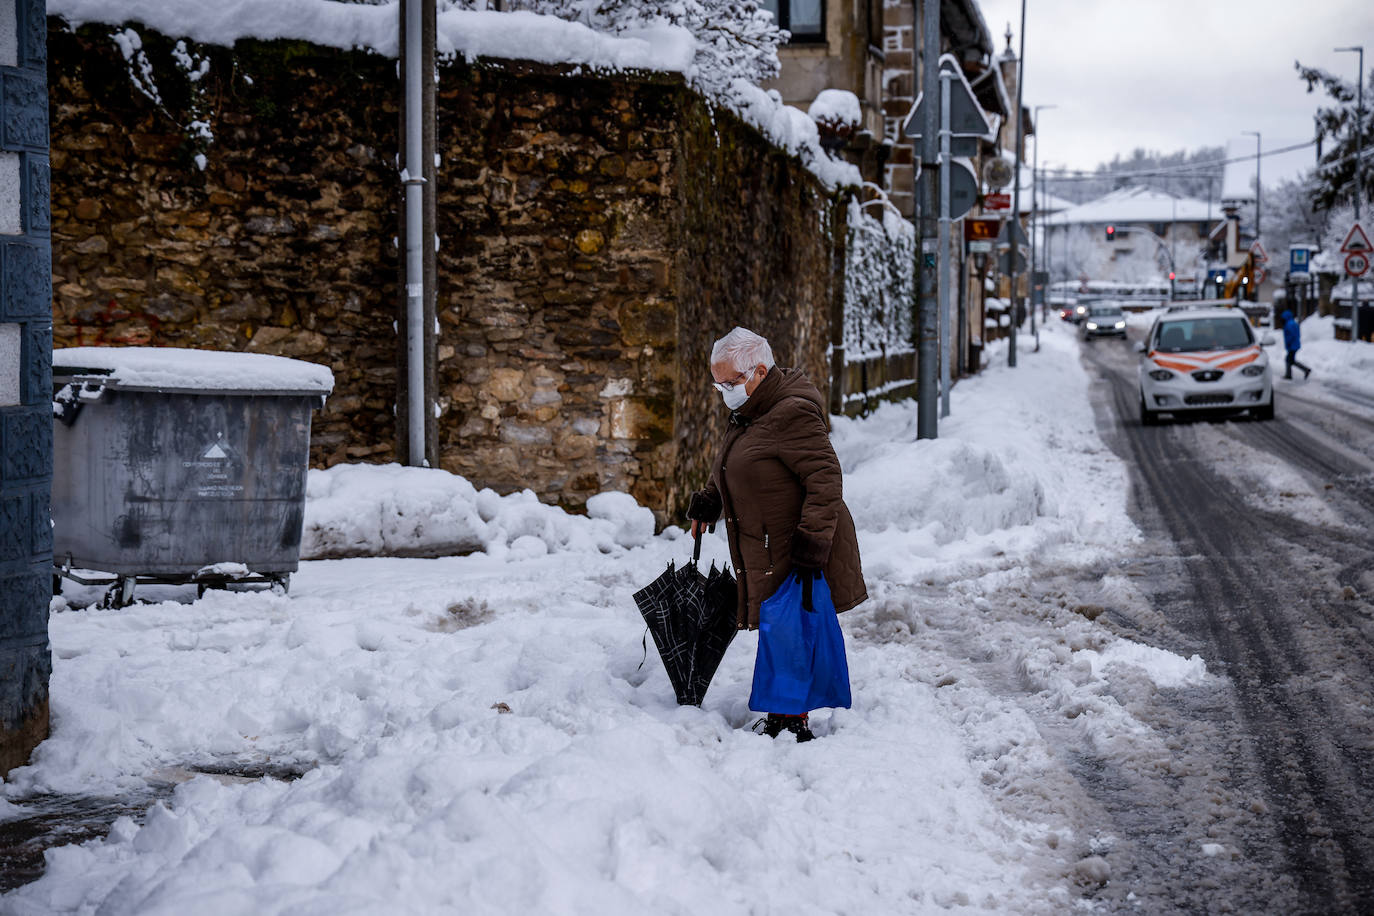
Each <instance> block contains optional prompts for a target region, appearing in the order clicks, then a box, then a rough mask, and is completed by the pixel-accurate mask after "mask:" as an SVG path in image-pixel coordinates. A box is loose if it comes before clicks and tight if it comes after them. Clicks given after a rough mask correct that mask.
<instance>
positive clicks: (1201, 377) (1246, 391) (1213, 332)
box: [1136, 308, 1274, 426]
mask: <svg viewBox="0 0 1374 916" xmlns="http://www.w3.org/2000/svg"><path fill="white" fill-rule="evenodd" d="M1271 343H1273V338H1272V337H1271V336H1270V335H1268V334H1265V335H1264V338H1263V339H1256V336H1255V332H1254V329H1253V328H1251V327H1250V322H1249V321H1247V320H1246V318H1245V313H1243V312H1241V311H1239V310H1238V309H1227V308H1201V309H1192V310H1176V311H1175V310H1171V311H1168V312H1165V313H1164V314H1162V315H1160V316H1159V317H1158V318H1156V319H1155V323H1154V324H1153V325H1152V326H1151V327H1150V333H1149V335H1147V336H1146V338H1145V341H1144V342H1143V343H1140V344H1137V345H1136V350H1137V351H1139V352H1140V353H1142V354H1143V356H1142V357H1141V360H1140V422H1141V423H1142V424H1145V425H1147V426H1148V425H1152V424H1154V423H1157V422H1159V415H1160V414H1161V413H1170V414H1173V415H1174V416H1176V417H1177V416H1181V415H1183V414H1186V413H1189V412H1194V411H1241V410H1248V411H1249V412H1250V414H1251V416H1253V417H1255V418H1256V419H1260V420H1272V419H1273V418H1274V376H1273V371H1272V369H1271V368H1270V366H1269V355H1268V354H1267V353H1265V352H1264V347H1265V346H1267V345H1268V344H1271Z"/></svg>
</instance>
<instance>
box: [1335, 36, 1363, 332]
mask: <svg viewBox="0 0 1374 916" xmlns="http://www.w3.org/2000/svg"><path fill="white" fill-rule="evenodd" d="M1336 50H1337V51H1354V52H1356V53H1358V54H1359V55H1360V64H1359V66H1360V72H1359V73H1357V74H1356V75H1355V222H1356V223H1358V222H1359V221H1360V199H1361V198H1362V197H1364V183H1363V181H1362V180H1361V178H1360V166H1362V165H1363V164H1364V162H1363V159H1364V45H1352V46H1351V47H1349V48H1337V49H1336ZM1350 319H1351V320H1350V339H1351V341H1352V342H1353V341H1356V340H1361V339H1362V338H1361V337H1360V333H1361V332H1362V331H1363V330H1364V329H1363V328H1361V327H1360V278H1359V277H1351V278H1350Z"/></svg>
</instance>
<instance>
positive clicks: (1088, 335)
mask: <svg viewBox="0 0 1374 916" xmlns="http://www.w3.org/2000/svg"><path fill="white" fill-rule="evenodd" d="M1078 333H1079V336H1081V337H1082V338H1083V339H1084V340H1092V339H1094V338H1097V337H1120V338H1121V339H1122V340H1125V339H1126V313H1125V312H1123V311H1121V306H1119V305H1117V304H1116V303H1115V302H1098V303H1094V304H1093V305H1090V306H1088V310H1087V312H1085V313H1084V315H1083V320H1082V322H1080V323H1079V325H1078Z"/></svg>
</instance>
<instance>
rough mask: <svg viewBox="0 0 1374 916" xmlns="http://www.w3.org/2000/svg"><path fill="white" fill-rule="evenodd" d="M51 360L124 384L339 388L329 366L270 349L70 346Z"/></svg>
mask: <svg viewBox="0 0 1374 916" xmlns="http://www.w3.org/2000/svg"><path fill="white" fill-rule="evenodd" d="M52 364H53V368H54V369H57V370H66V373H65V374H68V375H71V374H85V373H90V374H97V375H101V376H103V377H106V378H108V379H109V380H110V382H111V383H113V384H114V385H115V386H117V387H120V388H147V389H153V390H160V389H167V390H192V391H195V390H208V391H276V392H282V393H285V392H306V393H310V394H328V393H329V392H330V391H333V390H334V373H332V372H330V371H329V367H328V366H321V365H319V364H318V363H309V362H306V361H305V360H300V359H288V358H287V357H285V356H268V355H267V354H265V353H237V352H228V351H219V350H189V349H182V348H178V347H66V348H62V349H57V350H54V351H53V354H52ZM59 374H62V373H59Z"/></svg>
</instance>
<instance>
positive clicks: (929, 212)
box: [916, 0, 940, 439]
mask: <svg viewBox="0 0 1374 916" xmlns="http://www.w3.org/2000/svg"><path fill="white" fill-rule="evenodd" d="M921 21H922V26H923V29H922V31H923V37H922V39H921V55H922V67H921V91H922V92H923V93H926V106H925V123H924V124H923V125H922V126H921V155H920V162H921V184H920V195H919V199H918V201H917V206H918V207H919V210H920V212H919V214H918V217H917V218H918V220H919V223H918V229H919V231H918V232H917V236H918V238H919V240H920V244H919V245H917V246H916V276H917V278H918V283H919V288H920V304H919V306H918V307H917V310H916V326H917V334H918V338H917V352H916V360H917V363H916V438H917V439H935V438H937V437H938V436H939V434H940V432H939V427H940V419H939V416H938V412H937V409H936V404H935V399H936V397H937V395H936V378H937V376H936V370H937V367H938V365H939V364H938V363H937V362H936V359H937V358H938V355H939V354H938V351H937V348H938V346H939V336H940V330H939V315H940V312H939V309H940V304H939V302H938V301H937V297H938V288H937V286H936V284H937V283H938V282H939V276H938V274H937V272H936V264H937V260H938V258H937V253H938V246H939V227H938V226H937V225H936V213H935V208H936V200H937V197H936V190H937V189H936V186H935V185H936V181H937V179H938V177H939V176H938V173H937V171H936V168H935V160H936V157H937V155H938V153H939V142H940V138H939V135H938V134H939V130H940V112H939V111H938V110H937V107H936V105H935V99H936V98H938V96H937V95H936V93H935V87H936V86H937V85H939V81H940V0H922V3H921Z"/></svg>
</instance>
